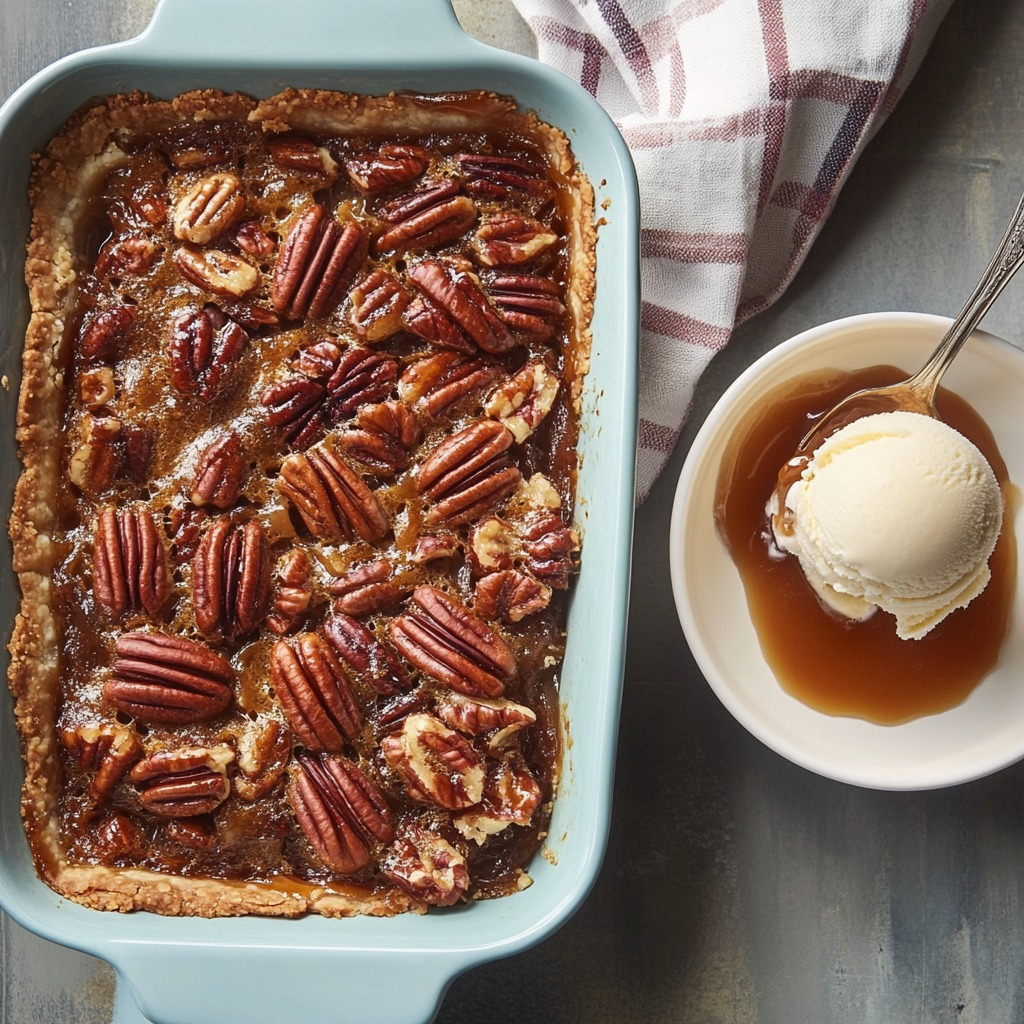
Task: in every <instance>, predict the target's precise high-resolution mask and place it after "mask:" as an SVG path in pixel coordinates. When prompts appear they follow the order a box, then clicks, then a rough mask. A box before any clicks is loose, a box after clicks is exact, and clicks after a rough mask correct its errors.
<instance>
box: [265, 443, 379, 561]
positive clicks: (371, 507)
mask: <svg viewBox="0 0 1024 1024" xmlns="http://www.w3.org/2000/svg"><path fill="white" fill-rule="evenodd" d="M277 489H278V490H279V491H280V492H281V493H282V494H283V495H284V496H285V497H286V498H287V499H288V500H289V501H290V502H291V503H292V504H293V505H294V506H295V508H296V509H297V510H298V512H299V515H300V516H302V521H303V522H304V523H305V524H306V526H307V527H308V529H309V531H310V533H312V534H313V535H314V536H316V537H319V538H321V539H322V540H327V541H335V542H337V541H344V540H352V539H353V537H361V538H362V539H363V540H365V541H370V542H372V541H376V540H380V539H381V538H382V537H383V536H384V535H385V534H386V533H387V532H388V529H389V528H390V523H389V522H388V517H387V514H386V513H385V512H384V509H383V508H382V507H381V504H380V502H379V501H378V500H377V496H376V495H375V494H374V493H373V491H371V490H370V488H369V487H367V485H366V483H365V481H364V480H363V478H362V477H361V476H360V475H359V474H358V473H356V472H355V470H353V469H351V468H350V467H349V466H348V465H347V464H346V463H345V461H344V460H343V459H341V458H340V457H339V456H338V455H336V454H335V453H334V452H332V451H331V450H330V449H329V448H325V447H323V446H322V445H321V446H318V447H316V448H311V449H310V450H309V451H308V452H305V453H296V454H294V455H289V456H288V458H287V459H285V460H284V462H283V463H282V464H281V472H280V475H279V476H278V478H277Z"/></svg>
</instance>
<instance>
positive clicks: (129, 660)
mask: <svg viewBox="0 0 1024 1024" xmlns="http://www.w3.org/2000/svg"><path fill="white" fill-rule="evenodd" d="M114 652H115V659H114V674H113V677H112V678H111V679H110V680H108V681H107V683H106V684H105V685H104V687H103V697H104V699H105V700H106V701H107V702H108V703H109V704H112V705H113V706H114V707H115V708H117V709H118V710H119V711H123V712H124V713H125V714H126V715H131V716H132V717H133V718H137V719H138V720H139V721H140V722H152V723H158V724H165V725H182V724H186V723H189V722H201V721H203V720H205V719H207V718H213V716H214V715H219V714H220V713H221V712H222V711H223V710H224V709H225V708H226V707H227V706H228V705H229V704H230V703H231V698H232V690H231V684H232V683H233V682H234V678H235V670H234V669H233V668H232V667H231V663H230V662H229V661H228V660H227V659H226V658H224V657H222V656H221V655H219V654H217V653H215V652H214V651H212V650H210V648H209V647H206V646H204V645H203V644H200V643H197V642H196V641H195V640H189V639H188V638H187V637H183V636H176V635H173V634H170V633H124V634H122V635H121V636H119V637H118V638H117V641H116V642H115V644H114Z"/></svg>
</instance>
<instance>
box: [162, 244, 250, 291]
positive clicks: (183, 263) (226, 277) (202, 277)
mask: <svg viewBox="0 0 1024 1024" xmlns="http://www.w3.org/2000/svg"><path fill="white" fill-rule="evenodd" d="M174 262H175V264H176V266H177V267H178V269H179V270H180V271H181V275H182V277H184V278H186V279H187V280H189V281H191V282H192V283H193V284H194V285H198V286H199V287H200V288H204V289H206V291H208V292H213V294H214V295H227V296H234V297H235V298H236V299H237V298H241V297H242V296H243V295H248V294H249V292H251V291H252V290H253V288H255V287H256V285H258V284H259V283H260V272H259V271H258V270H257V269H256V268H255V267H254V266H253V265H252V264H251V263H246V262H245V260H243V259H242V258H241V257H240V256H234V255H232V254H231V253H229V252H224V251H222V250H221V249H204V250H203V251H202V252H194V251H193V250H192V249H176V250H175V252H174Z"/></svg>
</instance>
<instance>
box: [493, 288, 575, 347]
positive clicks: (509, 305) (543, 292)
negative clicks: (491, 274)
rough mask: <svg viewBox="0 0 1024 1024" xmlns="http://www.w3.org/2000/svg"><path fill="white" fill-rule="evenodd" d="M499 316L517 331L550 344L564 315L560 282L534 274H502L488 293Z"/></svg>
mask: <svg viewBox="0 0 1024 1024" xmlns="http://www.w3.org/2000/svg"><path fill="white" fill-rule="evenodd" d="M487 291H488V293H489V294H490V296H491V301H492V302H493V303H494V305H495V306H496V307H497V310H498V315H499V316H500V317H501V319H502V320H504V321H505V323H507V324H508V325H509V327H512V328H514V329H515V330H518V331H522V332H523V333H524V334H527V335H529V337H530V338H533V339H534V340H536V341H547V339H548V338H550V337H551V336H552V335H553V334H554V333H555V326H556V324H557V323H558V321H560V320H561V318H562V317H563V316H564V315H565V306H563V305H562V302H561V300H560V299H559V298H558V294H559V286H558V282H557V281H552V280H551V279H550V278H547V277H539V276H537V275H534V274H503V275H501V276H500V277H495V278H494V279H493V280H492V281H491V283H490V285H489V286H488V289H487Z"/></svg>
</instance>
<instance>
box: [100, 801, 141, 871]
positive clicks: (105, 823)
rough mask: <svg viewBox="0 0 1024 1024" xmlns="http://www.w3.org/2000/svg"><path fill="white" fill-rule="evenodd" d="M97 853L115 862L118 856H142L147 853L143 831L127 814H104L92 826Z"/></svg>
mask: <svg viewBox="0 0 1024 1024" xmlns="http://www.w3.org/2000/svg"><path fill="white" fill-rule="evenodd" d="M92 834H93V838H94V842H95V845H96V852H97V854H98V855H99V856H100V857H102V858H103V860H104V861H105V862H107V863H116V862H117V860H118V858H119V857H125V858H130V859H132V860H134V859H136V858H138V857H144V856H145V855H146V854H147V853H149V842H148V840H147V838H146V834H145V832H143V830H142V828H141V827H140V826H139V824H138V823H137V822H136V821H133V820H132V819H131V818H129V817H128V815H127V814H122V813H120V812H119V811H113V812H111V813H110V814H104V815H103V817H102V818H100V820H99V821H98V822H96V824H95V825H93V826H92Z"/></svg>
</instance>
